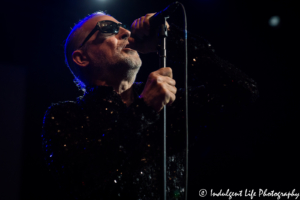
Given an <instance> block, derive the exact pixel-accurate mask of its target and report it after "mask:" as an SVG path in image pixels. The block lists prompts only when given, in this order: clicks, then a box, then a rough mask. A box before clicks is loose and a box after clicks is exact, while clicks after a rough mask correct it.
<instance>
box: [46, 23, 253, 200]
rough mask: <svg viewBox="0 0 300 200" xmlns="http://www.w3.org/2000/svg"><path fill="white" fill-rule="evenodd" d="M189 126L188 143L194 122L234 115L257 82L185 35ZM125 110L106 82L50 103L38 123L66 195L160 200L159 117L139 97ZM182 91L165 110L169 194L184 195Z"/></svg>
mask: <svg viewBox="0 0 300 200" xmlns="http://www.w3.org/2000/svg"><path fill="white" fill-rule="evenodd" d="M180 34H182V33H181V31H180V30H179V29H177V28H176V27H173V29H171V31H170V33H169V38H168V48H169V49H171V52H169V53H168V55H169V61H170V64H173V65H176V64H179V65H180V64H181V63H182V61H183V57H182V56H183V53H179V51H177V50H178V49H183V39H181V37H182V36H181V35H180ZM188 48H189V61H190V63H191V64H190V65H189V79H190V80H191V82H190V85H191V86H190V87H189V108H190V109H189V116H190V121H189V126H190V135H191V136H190V138H191V142H190V143H191V146H193V145H197V139H196V138H197V135H199V134H201V133H202V131H204V130H202V129H201V128H199V125H201V124H202V125H204V124H215V125H217V124H216V122H217V121H218V120H217V119H218V118H220V116H221V117H224V116H226V117H227V116H232V115H235V113H236V112H237V110H240V108H241V107H245V106H247V105H249V104H251V102H253V101H255V99H256V98H257V97H258V92H257V88H256V82H255V81H253V80H252V79H251V78H249V77H248V76H246V75H245V74H244V73H242V72H241V71H240V70H238V69H237V68H235V67H234V66H233V65H231V64H229V63H228V62H226V61H224V60H222V59H220V58H219V57H218V56H216V54H215V53H214V50H213V48H212V46H211V45H210V44H209V43H208V42H207V41H206V40H204V39H203V38H201V37H199V36H194V35H191V34H190V33H189V45H188ZM143 87H144V84H143V83H135V84H134V85H133V89H134V94H135V95H134V97H135V99H134V102H133V103H132V104H131V105H130V106H129V107H127V106H126V105H125V104H124V103H123V102H122V100H121V98H120V96H119V95H118V94H117V93H116V92H115V91H114V90H113V88H112V87H105V86H90V87H87V90H86V93H85V94H84V95H83V96H82V97H79V98H77V100H76V101H65V102H59V103H57V104H52V106H50V107H49V108H48V110H47V112H46V114H45V117H44V121H43V132H42V140H43V151H44V155H45V160H46V163H47V165H48V168H49V169H50V171H51V172H52V174H53V176H54V177H55V179H56V180H57V181H58V183H59V185H60V187H61V188H62V189H63V190H64V191H66V193H68V196H69V198H70V199H99V200H100V199H132V200H133V199H147V200H148V199H151V200H152V199H162V188H163V185H162V184H163V174H162V166H163V163H162V158H163V154H162V153H163V151H162V148H163V146H162V142H163V138H162V130H163V123H162V116H160V114H161V113H160V114H157V113H156V112H155V111H154V110H153V109H152V108H151V107H148V106H147V105H146V104H145V103H144V102H143V100H142V99H139V98H138V96H139V94H140V93H141V92H142V90H143ZM183 94H184V89H179V90H178V92H177V95H176V101H175V102H174V103H173V104H172V106H171V107H168V108H167V115H168V116H167V155H168V160H167V171H168V173H167V179H168V183H167V185H168V187H167V190H168V199H183V197H184V184H185V183H184V180H185V169H184V164H185V161H184V160H185V134H184V133H185V124H184V121H185V120H184V96H183Z"/></svg>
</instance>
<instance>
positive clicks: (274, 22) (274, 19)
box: [269, 15, 280, 27]
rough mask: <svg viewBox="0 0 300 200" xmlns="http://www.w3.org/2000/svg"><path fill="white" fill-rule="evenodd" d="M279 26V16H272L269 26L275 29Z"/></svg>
mask: <svg viewBox="0 0 300 200" xmlns="http://www.w3.org/2000/svg"><path fill="white" fill-rule="evenodd" d="M279 24H280V17H279V16H277V15H276V16H272V17H271V18H270V19H269V25H270V26H272V27H276V26H278V25H279Z"/></svg>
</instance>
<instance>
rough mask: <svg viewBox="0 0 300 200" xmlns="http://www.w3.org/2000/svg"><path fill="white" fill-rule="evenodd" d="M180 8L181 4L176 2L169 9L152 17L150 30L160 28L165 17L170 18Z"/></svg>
mask: <svg viewBox="0 0 300 200" xmlns="http://www.w3.org/2000/svg"><path fill="white" fill-rule="evenodd" d="M178 6H179V2H178V1H175V2H173V3H171V4H170V5H169V6H168V7H166V8H165V9H164V10H162V11H160V12H158V13H156V14H155V15H153V16H152V17H150V18H149V23H150V29H153V28H154V29H155V28H157V27H158V26H160V25H161V24H162V23H163V22H164V21H163V20H164V18H165V17H169V16H170V14H171V13H173V12H174V11H175V10H176V8H177V7H178Z"/></svg>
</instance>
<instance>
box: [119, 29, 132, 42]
mask: <svg viewBox="0 0 300 200" xmlns="http://www.w3.org/2000/svg"><path fill="white" fill-rule="evenodd" d="M119 34H120V37H121V39H127V38H129V37H130V35H131V32H130V31H129V30H127V29H125V28H123V27H120V28H119Z"/></svg>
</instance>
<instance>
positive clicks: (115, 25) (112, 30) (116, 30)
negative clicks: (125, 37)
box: [78, 20, 126, 49]
mask: <svg viewBox="0 0 300 200" xmlns="http://www.w3.org/2000/svg"><path fill="white" fill-rule="evenodd" d="M108 22H109V23H110V24H109V26H111V27H110V28H108V29H106V30H105V29H103V27H107V26H104V24H105V23H108ZM120 27H123V28H126V25H125V24H122V23H116V22H113V21H110V20H104V21H99V22H97V24H96V26H95V28H94V29H93V30H92V31H91V32H90V34H89V35H88V36H87V37H86V38H85V40H84V41H83V42H82V44H81V45H80V46H79V48H81V47H82V46H83V45H84V44H85V43H86V42H87V41H88V40H89V39H90V38H91V37H92V35H94V33H95V32H96V31H100V32H101V33H113V34H118V33H119V29H120ZM79 48H78V49H79Z"/></svg>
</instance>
